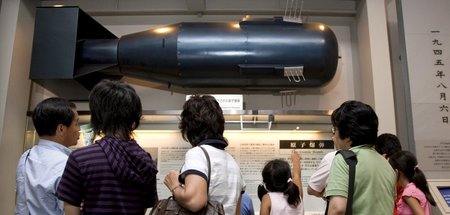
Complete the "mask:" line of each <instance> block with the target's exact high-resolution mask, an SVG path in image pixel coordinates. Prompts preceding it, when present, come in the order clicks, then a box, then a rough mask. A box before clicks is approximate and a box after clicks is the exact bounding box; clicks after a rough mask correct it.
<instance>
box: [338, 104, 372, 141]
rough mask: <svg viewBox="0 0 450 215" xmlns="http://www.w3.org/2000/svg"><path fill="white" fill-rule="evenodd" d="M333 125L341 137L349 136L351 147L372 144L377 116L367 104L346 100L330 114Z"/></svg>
mask: <svg viewBox="0 0 450 215" xmlns="http://www.w3.org/2000/svg"><path fill="white" fill-rule="evenodd" d="M331 122H332V123H333V126H334V127H336V128H337V129H338V130H339V137H340V138H341V139H345V138H347V137H348V138H350V140H351V141H352V145H351V146H352V147H354V146H359V145H363V144H369V145H373V144H375V141H376V140H377V132H378V117H377V114H376V113H375V111H374V110H373V109H372V107H370V106H369V105H367V104H364V103H362V102H359V101H346V102H344V103H342V105H341V106H340V107H339V108H337V109H336V110H334V111H333V114H331Z"/></svg>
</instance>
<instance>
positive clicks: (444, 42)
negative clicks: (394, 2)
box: [401, 0, 450, 171]
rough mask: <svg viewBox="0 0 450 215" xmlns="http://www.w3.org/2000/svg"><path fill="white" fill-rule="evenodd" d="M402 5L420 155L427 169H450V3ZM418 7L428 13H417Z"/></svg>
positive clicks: (417, 0)
mask: <svg viewBox="0 0 450 215" xmlns="http://www.w3.org/2000/svg"><path fill="white" fill-rule="evenodd" d="M401 5H402V11H403V12H402V13H403V21H404V30H405V43H406V56H407V62H408V73H409V74H408V77H409V87H410V91H411V111H412V122H413V129H414V141H415V146H416V149H415V150H416V152H417V153H416V155H417V158H418V160H419V164H420V166H421V168H423V169H424V170H429V171H449V170H450V159H449V157H450V151H449V149H450V135H448V131H450V122H449V117H450V112H449V111H450V28H449V25H448V20H450V13H448V11H447V9H448V8H449V7H450V3H449V1H443V0H430V1H422V0H408V1H402V4H401ZM418 10H420V11H422V12H423V11H426V15H425V16H417V14H418V12H419V11H418ZM430 11H432V12H430ZM419 152H420V153H419Z"/></svg>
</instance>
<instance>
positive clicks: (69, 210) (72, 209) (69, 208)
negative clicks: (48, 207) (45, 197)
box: [64, 202, 81, 215]
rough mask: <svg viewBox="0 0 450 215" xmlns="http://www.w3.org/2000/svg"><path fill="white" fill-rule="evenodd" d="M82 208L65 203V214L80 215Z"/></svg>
mask: <svg viewBox="0 0 450 215" xmlns="http://www.w3.org/2000/svg"><path fill="white" fill-rule="evenodd" d="M80 212H81V210H80V207H77V206H73V205H71V204H68V203H66V202H65V203H64V213H65V214H66V215H80Z"/></svg>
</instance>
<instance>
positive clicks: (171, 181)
mask: <svg viewBox="0 0 450 215" xmlns="http://www.w3.org/2000/svg"><path fill="white" fill-rule="evenodd" d="M179 175H180V173H179V172H177V171H175V170H171V171H170V172H169V173H167V175H166V177H165V178H164V184H165V185H166V187H167V188H169V190H171V191H172V190H173V189H174V188H175V187H177V186H179V185H180V182H178V176H179Z"/></svg>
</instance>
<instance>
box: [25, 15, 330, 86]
mask: <svg viewBox="0 0 450 215" xmlns="http://www.w3.org/2000/svg"><path fill="white" fill-rule="evenodd" d="M337 62H338V44H337V40H336V37H335V35H334V33H333V31H332V30H331V29H330V28H329V27H327V26H326V25H324V24H320V23H295V22H286V21H283V19H282V18H277V17H275V18H270V19H255V20H247V21H241V22H235V23H178V24H174V25H168V26H165V27H161V28H156V29H150V30H147V31H143V32H138V33H133V34H129V35H125V36H122V37H121V38H117V37H116V36H115V35H114V34H112V33H111V32H109V31H108V30H107V29H106V28H104V27H103V26H101V25H100V24H99V23H97V22H96V21H95V20H94V19H92V18H91V17H90V16H89V15H87V14H86V13H85V12H83V11H82V10H81V9H79V8H78V7H62V8H55V7H39V8H37V13H36V24H35V34H34V42H33V53H32V63H31V71H30V79H32V80H34V81H36V82H38V83H40V84H42V85H44V86H48V87H50V86H54V85H55V83H58V84H59V85H61V84H66V83H69V82H73V81H75V82H76V83H79V84H81V85H82V86H84V87H86V88H87V89H90V88H91V87H92V86H93V85H95V84H96V83H97V82H98V81H100V80H101V79H103V78H110V79H120V78H122V77H124V76H125V77H131V78H135V79H141V80H146V81H151V82H156V83H160V84H162V85H163V86H166V87H167V89H168V90H172V88H173V89H184V90H186V91H187V92H189V91H195V90H196V89H204V88H208V89H209V88H211V89H221V92H226V91H227V90H230V91H232V90H236V89H239V90H240V91H243V92H245V91H265V92H267V91H271V92H277V91H278V92H279V91H286V90H298V89H301V88H318V87H321V86H324V85H325V84H326V83H328V82H329V81H331V80H332V78H333V76H334V75H335V73H336V68H337ZM58 84H56V85H58ZM50 88H51V87H50ZM212 93H215V92H212Z"/></svg>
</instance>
